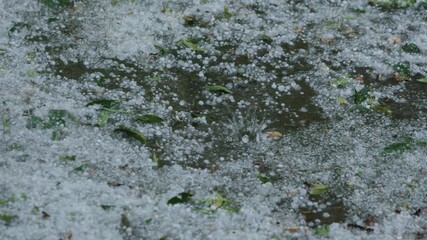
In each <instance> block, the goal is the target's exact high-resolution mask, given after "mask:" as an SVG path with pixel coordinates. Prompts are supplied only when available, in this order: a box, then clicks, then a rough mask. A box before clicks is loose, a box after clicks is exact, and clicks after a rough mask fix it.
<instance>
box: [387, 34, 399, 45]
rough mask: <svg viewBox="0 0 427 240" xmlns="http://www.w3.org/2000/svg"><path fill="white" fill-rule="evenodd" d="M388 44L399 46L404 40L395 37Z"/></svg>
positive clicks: (389, 39) (390, 38)
mask: <svg viewBox="0 0 427 240" xmlns="http://www.w3.org/2000/svg"><path fill="white" fill-rule="evenodd" d="M388 42H389V43H391V44H399V43H401V42H402V39H400V37H396V36H393V37H389V38H388Z"/></svg>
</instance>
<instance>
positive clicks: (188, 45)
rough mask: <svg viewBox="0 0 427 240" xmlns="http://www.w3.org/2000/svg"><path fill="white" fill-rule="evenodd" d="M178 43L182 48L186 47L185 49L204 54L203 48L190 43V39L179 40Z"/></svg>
mask: <svg viewBox="0 0 427 240" xmlns="http://www.w3.org/2000/svg"><path fill="white" fill-rule="evenodd" d="M178 43H179V44H181V45H183V46H186V47H188V48H190V49H192V50H193V51H196V52H204V51H205V50H204V49H203V48H201V47H199V46H197V44H196V43H193V42H191V40H190V39H181V40H179V41H178Z"/></svg>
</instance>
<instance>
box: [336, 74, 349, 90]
mask: <svg viewBox="0 0 427 240" xmlns="http://www.w3.org/2000/svg"><path fill="white" fill-rule="evenodd" d="M349 82H350V77H349V76H348V75H344V76H341V77H338V78H336V79H335V80H334V81H333V82H332V86H333V87H336V88H344V87H346V86H347V85H348V83H349Z"/></svg>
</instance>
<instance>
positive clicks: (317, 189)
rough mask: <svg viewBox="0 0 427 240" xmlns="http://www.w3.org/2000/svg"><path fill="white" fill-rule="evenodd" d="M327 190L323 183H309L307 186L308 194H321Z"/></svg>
mask: <svg viewBox="0 0 427 240" xmlns="http://www.w3.org/2000/svg"><path fill="white" fill-rule="evenodd" d="M328 190H329V187H328V186H326V185H323V184H311V185H310V188H309V192H310V195H314V196H317V195H322V194H324V193H325V192H327V191H328Z"/></svg>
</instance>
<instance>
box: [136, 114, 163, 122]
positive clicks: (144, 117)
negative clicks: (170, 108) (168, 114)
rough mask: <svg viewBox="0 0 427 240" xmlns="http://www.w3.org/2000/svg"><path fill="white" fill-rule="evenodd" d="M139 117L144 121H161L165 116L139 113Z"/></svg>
mask: <svg viewBox="0 0 427 240" xmlns="http://www.w3.org/2000/svg"><path fill="white" fill-rule="evenodd" d="M137 118H138V120H139V121H141V122H143V123H161V122H162V121H163V118H161V117H159V116H157V115H153V114H145V115H139V116H138V117H137Z"/></svg>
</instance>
